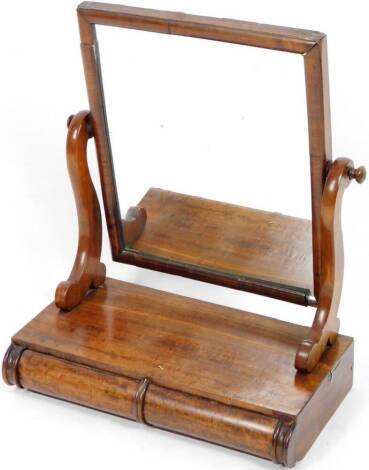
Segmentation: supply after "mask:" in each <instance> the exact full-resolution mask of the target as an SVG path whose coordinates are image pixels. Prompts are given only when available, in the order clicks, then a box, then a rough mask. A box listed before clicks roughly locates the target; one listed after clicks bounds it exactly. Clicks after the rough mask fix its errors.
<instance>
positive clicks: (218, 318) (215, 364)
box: [3, 279, 353, 466]
mask: <svg viewBox="0 0 369 470" xmlns="http://www.w3.org/2000/svg"><path fill="white" fill-rule="evenodd" d="M308 330H309V329H308V328H306V327H303V326H298V325H293V324H290V323H286V322H282V321H279V320H275V319H272V318H267V317H264V316H260V315H255V314H251V313H247V312H241V311H238V310H234V309H231V308H228V307H222V306H218V305H214V304H210V303H206V302H201V301H198V300H194V299H190V298H186V297H181V296H178V295H174V294H168V293H165V292H161V291H157V290H154V289H149V288H146V287H141V286H137V285H134V284H128V283H125V282H121V281H116V280H112V279H107V280H106V283H105V285H104V286H101V287H99V288H98V289H96V290H92V291H90V293H89V294H88V296H87V297H86V299H85V300H83V302H82V303H81V304H80V305H78V306H77V307H75V308H74V309H73V311H72V312H69V313H62V312H61V311H60V310H59V309H58V308H57V307H56V306H55V305H54V304H51V305H50V306H49V307H47V308H46V309H45V310H44V311H43V312H41V313H40V314H39V315H38V316H37V317H35V319H34V320H32V321H31V322H30V323H29V324H28V325H26V326H25V327H24V328H23V329H22V330H21V331H20V332H19V333H17V334H16V335H15V336H14V337H13V339H12V341H13V344H12V346H11V347H10V348H9V350H8V352H7V354H6V357H5V359H4V365H3V376H4V379H5V380H6V382H7V383H9V384H18V386H21V387H24V388H29V389H30V390H35V391H38V392H41V393H44V394H47V395H50V396H54V397H59V398H63V399H66V400H70V401H73V402H76V403H79V404H83V405H86V406H90V407H93V408H96V409H99V410H103V411H108V412H110V413H114V414H117V415H119V416H124V417H127V418H130V419H135V420H137V421H139V422H142V423H147V424H152V425H155V426H158V427H161V428H164V429H168V430H172V431H176V432H180V433H184V434H188V435H190V436H194V437H197V438H200V439H205V440H209V441H211V442H215V443H218V444H222V445H225V446H228V447H232V448H235V449H238V450H242V451H245V452H249V453H252V454H254V455H258V456H261V457H264V458H267V459H270V460H274V461H275V462H278V463H283V464H285V465H288V466H293V465H294V463H295V462H296V460H299V459H301V458H302V457H303V456H304V455H305V453H306V451H307V450H308V449H309V448H310V446H311V444H312V443H313V441H314V440H315V439H316V437H317V435H318V434H319V432H320V431H321V429H322V428H323V426H324V425H325V423H326V422H327V420H328V419H329V417H330V416H331V415H332V413H333V412H334V411H335V409H336V408H337V406H338V405H339V404H340V402H341V401H342V399H343V398H344V396H345V395H346V393H347V392H348V390H349V389H350V387H351V384H352V361H353V356H352V353H353V347H352V346H353V344H352V339H351V338H348V337H345V336H341V335H340V336H338V338H337V341H336V342H335V344H334V345H333V346H331V347H330V348H328V350H327V351H326V353H325V354H324V355H323V357H322V360H321V361H320V362H319V364H318V365H317V366H316V368H315V369H314V370H313V371H312V372H311V373H310V374H304V373H301V372H297V371H296V370H295V369H294V356H295V350H296V347H297V345H298V344H299V342H300V341H301V340H302V339H303V338H304V337H305V336H306V334H307V332H308Z"/></svg>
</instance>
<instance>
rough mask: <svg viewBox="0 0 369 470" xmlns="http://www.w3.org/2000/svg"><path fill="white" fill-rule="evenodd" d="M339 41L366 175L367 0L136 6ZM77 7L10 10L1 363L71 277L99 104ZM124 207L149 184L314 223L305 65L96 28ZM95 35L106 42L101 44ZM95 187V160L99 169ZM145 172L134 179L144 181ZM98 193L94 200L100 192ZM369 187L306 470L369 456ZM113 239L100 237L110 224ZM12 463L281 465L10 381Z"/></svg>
mask: <svg viewBox="0 0 369 470" xmlns="http://www.w3.org/2000/svg"><path fill="white" fill-rule="evenodd" d="M130 4H131V5H135V6H144V7H153V8H155V7H156V8H161V9H170V10H174V11H185V12H187V13H196V14H203V15H208V16H218V17H228V18H231V17H233V18H239V19H245V20H250V21H257V22H264V23H271V24H279V25H284V26H293V27H301V28H307V29H315V30H320V31H324V32H325V33H327V35H328V44H329V65H330V78H331V80H330V84H331V103H332V128H333V149H334V156H335V157H339V156H348V157H350V158H352V159H353V160H354V161H355V163H356V164H357V165H358V164H366V165H367V167H368V166H369V161H368V156H367V155H368V149H369V133H368V128H369V120H368V104H369V91H368V83H369V65H368V64H369V62H368V54H367V50H368V36H367V18H368V11H367V8H366V2H365V1H358V0H351V1H350V2H346V1H339V0H335V1H325V2H321V1H317V0H310V1H309V2H308V3H304V4H302V3H301V2H296V1H283V2H282V1H279V2H276V1H275V0H274V1H273V0H271V1H268V0H258V1H252V2H251V1H245V0H243V1H235V0H228V1H224V0H223V1H216V0H213V1H202V2H198V1H197V2H196V1H193V0H188V1H175V0H172V1H164V0H162V1H159V0H157V1H148V0H141V1H134V0H130ZM76 5H77V2H75V1H67V0H64V1H62V2H56V1H37V0H35V1H32V2H29V1H21V0H19V1H17V2H6V4H4V5H2V6H1V17H2V22H1V28H0V41H1V45H2V48H1V50H2V61H1V64H2V67H1V75H0V84H1V87H0V100H1V101H0V103H1V114H0V146H1V165H2V166H1V170H2V171H1V173H0V174H1V184H0V200H1V231H0V237H1V240H0V241H1V244H0V246H1V248H2V269H1V271H0V277H1V286H2V292H1V306H2V308H1V310H2V311H1V315H0V332H1V334H0V351H1V354H2V353H5V350H6V348H7V346H8V344H9V340H10V337H11V335H12V334H14V333H15V332H16V331H17V330H18V329H19V328H21V327H22V326H23V325H24V324H25V323H26V322H27V321H29V320H31V318H32V317H33V316H34V315H35V314H36V313H38V312H39V311H40V310H41V309H42V308H43V307H44V306H45V305H46V304H48V303H49V302H50V301H51V300H52V298H53V295H54V289H55V286H56V285H57V284H58V282H59V281H61V280H64V279H65V278H66V277H67V276H68V274H69V271H70V268H71V266H72V262H73V259H74V254H75V248H76V243H77V220H76V215H75V207H74V201H73V196H72V191H71V188H70V183H69V179H68V175H67V170H66V163H65V155H64V147H65V136H66V128H65V120H66V117H67V116H68V115H69V114H71V113H75V112H77V111H79V110H80V109H84V108H88V104H87V97H86V92H85V85H84V78H83V70H82V64H81V59H80V52H79V34H78V28H77V21H76V15H75V7H76ZM98 32H99V38H100V47H101V54H102V61H103V66H104V72H105V73H104V81H105V85H106V93H107V106H108V112H109V119H110V125H111V138H112V143H113V151H114V155H115V162H116V167H117V168H116V169H117V179H118V185H119V191H120V192H119V197H120V202H121V208H122V213H124V211H125V210H126V208H128V207H129V206H130V205H134V204H136V203H137V202H138V200H139V199H140V197H142V196H143V193H144V192H145V191H146V190H147V189H148V188H149V187H150V186H158V187H163V188H165V189H171V190H177V191H182V192H185V193H189V194H194V195H202V196H206V197H211V198H213V199H218V200H225V201H229V202H235V203H239V204H242V205H248V206H251V207H259V208H262V209H266V210H277V211H281V212H284V213H288V214H292V215H297V216H303V217H309V179H308V171H309V167H308V153H307V129H306V111H305V94H304V81H303V66H302V59H301V57H299V56H295V55H292V54H283V53H278V52H271V51H261V50H259V49H252V48H246V47H241V46H234V45H233V46H232V45H228V44H226V45H224V44H220V43H212V42H208V41H198V40H191V39H188V38H173V37H168V36H160V35H155V34H149V33H142V32H141V33H139V32H135V31H123V30H113V29H111V30H108V28H105V30H104V31H100V29H99V31H98ZM100 32H101V35H100ZM90 162H91V167H92V173H93V175H94V178H95V180H96V182H97V189H98V191H100V188H99V184H98V180H97V178H96V176H97V173H96V164H95V156H94V153H93V148H92V146H91V157H90ZM139 173H140V175H139ZM99 194H100V193H99ZM368 196H369V184H368V182H367V183H366V185H363V186H361V187H360V186H358V185H356V184H354V183H353V184H352V185H351V186H350V188H348V190H347V192H346V194H345V197H344V204H343V229H344V239H345V248H346V253H345V255H346V256H345V264H346V265H345V280H344V288H343V294H342V301H341V307H340V314H339V315H340V318H341V332H342V333H344V334H347V335H351V336H354V337H355V341H356V345H355V349H356V351H355V383H354V388H353V390H352V391H351V392H350V394H349V396H348V397H347V398H346V399H345V401H344V403H343V405H342V406H341V407H340V408H339V409H338V411H337V412H336V414H335V416H334V417H333V418H332V420H331V421H330V423H329V424H328V425H327V427H326V429H325V430H324V432H323V433H322V435H321V436H320V437H319V439H318V440H317V441H316V443H315V445H314V446H313V448H312V450H311V451H310V452H309V453H308V455H307V456H306V458H305V459H304V461H303V462H301V463H300V464H299V466H300V468H301V469H304V468H306V469H308V468H309V469H315V468H323V467H324V468H326V469H329V468H335V469H336V470H337V469H338V468H347V467H348V466H350V465H354V462H353V461H354V460H355V461H356V464H357V465H360V464H363V463H364V461H365V460H366V455H367V449H366V447H367V437H366V436H367V422H368V418H369V406H368V403H369V400H368V392H369V368H368V361H369V346H368V340H367V333H366V330H367V328H368V326H369V321H368V317H367V310H368V309H367V298H368V280H369V279H368V277H369V276H368V264H369V253H368V240H369V222H368ZM104 230H105V229H104ZM103 261H104V262H105V263H106V265H107V269H108V275H109V276H111V277H117V278H119V279H124V280H129V281H131V282H135V283H139V284H143V285H149V286H152V287H157V288H159V289H165V290H170V291H172V292H176V293H181V294H185V295H189V296H192V297H196V298H200V299H204V300H209V301H211V302H217V303H221V304H225V305H230V306H234V307H238V308H241V309H244V310H250V311H255V312H258V313H263V314H270V315H273V316H275V317H279V318H283V319H286V320H289V321H294V322H300V323H305V324H308V323H310V322H311V321H312V317H313V314H314V310H313V309H304V308H302V307H299V306H295V305H290V304H286V303H283V302H277V301H274V300H271V299H265V298H262V297H258V296H255V295H252V294H246V293H241V292H237V291H232V290H229V289H225V288H221V287H216V286H208V285H206V284H203V283H200V282H196V281H191V280H187V279H183V278H179V277H174V276H169V275H164V274H160V273H155V272H149V271H146V270H143V269H139V268H134V267H129V266H125V265H120V264H116V263H113V262H112V261H111V258H110V251H109V245H108V240H107V235H106V231H104V241H103ZM0 434H1V437H0V462H1V464H0V465H1V468H14V467H15V468H22V467H23V468H28V469H36V468H37V469H49V468H50V466H52V467H53V468H54V469H64V468H66V467H69V468H78V467H79V468H86V467H88V468H90V469H95V468H96V469H97V468H102V467H103V468H104V467H105V468H108V467H109V468H121V467H123V466H124V467H125V468H128V467H135V468H159V467H160V468H161V469H172V468H173V466H176V468H186V469H188V468H189V467H191V468H193V469H202V470H203V469H208V468H209V469H223V468H232V469H235V470H236V469H238V468H239V469H241V468H242V469H244V468H245V466H247V468H250V469H251V468H255V469H261V468H273V464H271V463H268V462H264V461H262V460H258V459H256V458H254V457H250V456H247V455H243V454H241V453H238V452H234V451H231V450H227V449H223V448H221V447H217V446H213V445H211V444H206V443H202V442H199V441H196V440H192V439H189V438H186V437H181V436H177V435H174V434H170V433H166V432H164V431H160V430H155V429H152V428H147V427H144V426H141V425H138V424H136V423H132V422H129V421H127V420H123V419H119V418H116V417H112V416H110V415H105V414H103V413H99V412H95V411H92V410H88V409H84V408H81V407H78V406H75V405H72V404H67V403H64V402H61V401H57V400H53V399H49V398H45V397H41V396H38V395H36V394H33V393H30V392H25V391H23V390H16V389H15V388H10V387H7V386H5V385H4V384H3V383H1V385H0Z"/></svg>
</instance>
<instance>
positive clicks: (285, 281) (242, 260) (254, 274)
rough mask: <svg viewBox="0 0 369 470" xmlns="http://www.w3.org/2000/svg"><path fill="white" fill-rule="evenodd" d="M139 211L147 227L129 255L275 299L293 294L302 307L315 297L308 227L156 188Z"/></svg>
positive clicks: (279, 216)
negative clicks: (233, 282) (228, 280)
mask: <svg viewBox="0 0 369 470" xmlns="http://www.w3.org/2000/svg"><path fill="white" fill-rule="evenodd" d="M139 207H142V208H145V210H146V213H147V222H146V227H145V230H144V231H143V233H142V235H141V236H140V237H139V238H138V239H137V240H136V241H135V242H134V243H133V244H132V247H131V249H130V251H132V252H134V253H137V254H138V255H140V256H141V257H146V258H147V257H154V258H161V259H162V260H170V261H173V262H175V263H177V264H178V263H180V264H182V265H185V266H186V269H188V267H189V266H193V267H199V268H202V269H203V270H206V271H211V272H212V275H213V276H215V274H216V273H218V275H219V277H220V278H221V277H222V275H228V276H230V275H233V276H234V277H235V278H237V281H238V283H239V287H240V288H242V289H243V290H251V291H254V290H253V286H254V285H255V284H259V286H258V287H259V289H262V288H263V287H264V285H265V287H264V291H263V293H264V294H265V295H271V296H273V297H278V296H283V295H284V294H285V292H286V291H287V292H294V293H295V295H296V297H297V296H299V297H298V301H299V303H301V304H303V305H306V296H308V295H310V294H311V292H312V291H313V279H312V240H311V223H310V221H308V220H304V219H298V218H295V217H288V216H284V215H282V214H278V213H270V212H265V211H259V210H255V209H248V208H243V207H240V206H236V205H231V204H225V203H221V202H216V201H211V200H208V199H203V198H197V197H193V196H187V195H184V194H179V193H175V192H171V191H164V190H161V189H156V188H151V189H150V190H149V191H148V192H147V193H146V195H145V196H144V198H143V199H142V200H141V202H140V203H139ZM123 256H125V255H123ZM135 260H136V258H134V261H135ZM268 283H269V286H268ZM259 293H260V291H259Z"/></svg>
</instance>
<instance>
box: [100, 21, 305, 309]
mask: <svg viewBox="0 0 369 470" xmlns="http://www.w3.org/2000/svg"><path fill="white" fill-rule="evenodd" d="M98 38H99V47H100V55H101V65H102V74H103V82H104V90H105V100H106V110H107V117H108V124H109V132H110V139H111V144H112V151H113V156H114V168H115V177H116V181H117V189H118V195H119V202H120V208H121V213H122V214H126V213H127V217H126V218H125V220H126V221H125V222H124V233H125V250H126V251H129V252H130V253H132V255H139V256H138V257H137V256H136V258H135V259H139V257H141V258H146V259H147V260H151V263H152V267H155V268H156V269H161V270H167V268H166V267H165V266H172V269H171V272H177V273H180V274H185V275H189V276H190V277H195V278H201V279H204V280H206V275H207V274H209V275H210V273H211V274H214V273H218V274H219V282H218V283H220V284H225V285H230V286H231V287H236V288H242V289H245V290H251V291H253V292H260V293H264V294H266V295H271V296H274V297H279V296H280V292H285V293H286V292H287V293H288V292H289V293H290V298H289V299H288V300H291V301H295V302H298V303H304V302H305V300H304V299H305V297H306V295H307V294H309V293H310V292H312V284H313V274H312V241H311V223H310V221H309V220H306V219H309V218H310V212H311V208H310V204H311V202H310V167H309V149H308V133H307V119H306V102H305V99H306V98H305V84H304V71H303V64H302V58H301V57H300V56H297V55H294V54H288V53H283V52H276V51H270V50H264V49H256V48H251V47H245V46H240V45H234V44H226V43H221V42H213V41H207V40H200V39H193V38H186V37H180V36H168V35H161V34H156V33H149V32H143V31H134V30H126V29H117V28H108V27H98ZM284 169H287V170H286V171H284ZM291 175H293V177H292V178H291ZM281 187H284V188H289V191H287V190H286V189H284V190H283V191H280V190H279V188H281ZM217 201H223V202H217ZM130 207H131V209H129V208H130ZM257 208H263V209H265V210H266V211H268V212H265V211H261V210H257ZM281 212H283V213H284V214H289V215H288V216H284V215H281V214H280V213H281ZM159 265H162V266H161V268H160V267H158V266H159ZM176 269H177V271H176ZM184 270H185V271H186V273H184ZM200 273H201V275H200ZM226 280H228V281H226ZM252 286H254V287H252ZM263 289H264V290H263ZM265 289H267V290H268V292H269V294H268V293H267V292H265ZM287 297H288V296H287Z"/></svg>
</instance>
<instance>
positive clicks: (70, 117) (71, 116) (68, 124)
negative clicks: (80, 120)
mask: <svg viewBox="0 0 369 470" xmlns="http://www.w3.org/2000/svg"><path fill="white" fill-rule="evenodd" d="M73 118H74V114H71V115H70V116H69V118H68V119H67V127H68V128H69V126H70V123H71V122H72V119H73Z"/></svg>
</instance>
